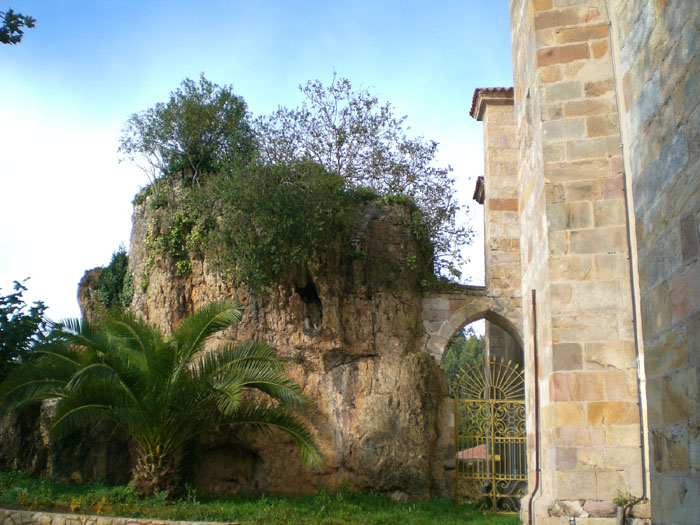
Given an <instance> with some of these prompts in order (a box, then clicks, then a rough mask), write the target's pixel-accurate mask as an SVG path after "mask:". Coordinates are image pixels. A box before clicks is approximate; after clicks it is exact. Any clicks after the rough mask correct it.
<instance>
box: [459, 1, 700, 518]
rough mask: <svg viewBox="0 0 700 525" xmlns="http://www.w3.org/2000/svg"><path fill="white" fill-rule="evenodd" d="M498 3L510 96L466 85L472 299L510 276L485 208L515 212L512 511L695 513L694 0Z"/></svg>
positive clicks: (697, 29)
mask: <svg viewBox="0 0 700 525" xmlns="http://www.w3.org/2000/svg"><path fill="white" fill-rule="evenodd" d="M510 9H511V27H512V42H513V72H514V88H513V106H512V108H507V106H506V105H504V103H503V101H504V100H505V98H506V97H505V95H504V93H506V92H507V91H508V90H505V89H503V88H491V89H483V90H477V91H476V93H475V95H474V103H473V105H472V116H474V117H475V118H477V119H478V120H482V121H483V122H484V135H485V139H484V142H485V156H486V162H485V165H486V174H485V177H484V185H485V189H484V197H483V200H484V205H485V214H486V238H487V248H486V251H487V254H486V260H487V272H486V274H487V280H489V277H490V280H489V282H488V285H487V293H494V294H496V293H498V290H499V289H500V287H501V286H502V282H503V281H501V280H500V279H501V278H502V277H503V276H506V275H508V276H510V275H512V273H513V272H515V270H516V269H517V265H516V262H515V258H513V259H511V260H510V262H508V263H505V266H506V267H504V259H503V258H502V257H501V256H500V254H499V253H498V252H497V250H498V249H500V248H501V247H502V246H504V244H500V242H501V239H499V238H498V235H503V233H505V232H506V230H505V229H504V228H503V226H502V222H503V221H502V216H499V215H498V214H497V213H503V212H505V211H506V210H515V211H514V212H513V213H514V215H515V217H516V219H515V220H514V222H513V225H512V228H513V229H517V230H519V252H520V254H519V255H520V256H519V261H518V264H519V265H520V268H519V274H520V287H519V290H517V289H516V288H515V287H514V288H513V294H514V295H515V294H516V293H518V292H520V291H521V293H519V295H522V296H523V302H522V303H523V305H522V325H521V327H519V330H520V332H521V334H522V341H523V344H524V360H525V369H526V383H527V385H526V386H527V413H528V429H529V441H528V448H529V451H530V454H529V456H528V466H529V468H530V483H529V488H530V491H531V494H530V495H529V496H528V497H526V498H524V499H523V502H522V503H523V505H522V517H523V519H524V520H529V519H532V520H534V521H536V522H537V523H540V522H542V523H568V521H567V520H568V518H569V517H575V518H577V520H579V521H577V523H579V522H580V520H592V519H593V518H594V517H596V516H598V517H600V518H604V517H605V515H606V513H609V512H610V508H609V507H610V502H611V500H612V499H613V498H614V497H615V495H616V494H617V493H618V492H626V493H629V494H630V495H631V496H632V497H636V498H642V499H644V498H646V499H647V500H649V501H650V502H651V506H650V509H651V518H652V521H653V523H664V524H666V523H668V524H675V523H678V524H680V523H695V522H697V520H698V510H697V508H698V507H697V501H698V500H700V467H699V466H698V464H697V461H698V458H700V454H699V453H698V451H699V450H700V445H698V440H699V439H700V437H699V435H700V426H699V424H700V395H699V391H700V349H699V348H700V336H699V335H698V334H700V262H699V261H698V255H699V252H700V237H699V234H698V232H699V230H700V226H699V225H700V146H698V144H700V106H699V101H700V96H699V95H698V93H699V89H700V4H699V3H698V2H694V1H687V0H677V1H663V0H660V1H643V0H610V1H605V0H511V2H510ZM506 110H508V111H512V113H510V116H509V117H508V118H512V119H513V122H514V131H513V132H512V134H510V135H508V138H506V135H505V134H503V133H502V135H503V136H502V137H501V138H500V142H501V146H500V148H499V147H495V148H494V149H492V148H493V143H494V133H493V132H492V131H491V130H494V129H496V128H495V127H494V124H493V122H492V121H491V120H490V116H491V115H493V118H494V120H498V122H504V118H506V117H503V116H501V113H503V112H504V111H506ZM497 115H498V116H497ZM496 116H497V117H496ZM499 131H501V132H503V131H505V130H499ZM509 137H513V143H515V148H516V150H515V157H516V159H517V160H516V162H515V165H516V166H517V167H515V168H510V169H508V170H506V172H505V173H504V172H499V171H498V170H497V169H494V166H495V164H494V162H493V159H495V158H508V159H510V158H511V157H512V155H513V154H512V151H513V150H512V149H511V148H512V147H513V146H512V145H511V142H510V138H509ZM516 137H517V138H516ZM514 173H515V174H517V176H516V177H515V178H513V174H514ZM512 180H515V181H516V184H515V186H516V191H515V192H514V191H513V183H512V182H511V181H512ZM514 202H515V203H517V209H516V208H515V205H514ZM508 234H509V235H511V236H512V232H508ZM489 266H490V268H491V269H490V270H489V269H488V267H489ZM492 290H493V291H492ZM516 290H517V291H516ZM533 291H534V292H535V293H534V294H533ZM535 307H536V312H537V324H536V326H537V331H536V332H534V331H533V327H534V326H535V318H534V308H535ZM535 342H536V344H537V349H538V353H537V355H535V353H534V350H535ZM535 360H537V364H538V366H539V375H538V377H534V370H535V367H534V364H535ZM536 388H537V389H538V390H539V396H540V406H539V409H538V410H536V407H535V405H534V398H535V389H536ZM536 416H537V417H536ZM536 428H539V436H538V437H539V438H540V440H541V444H540V449H539V451H540V464H539V465H536V464H535V446H536V439H535V438H536V436H535V429H536ZM538 467H539V470H540V472H539V475H538V473H537V472H536V470H537V469H538ZM650 480H651V481H650ZM535 487H537V490H536V489H535ZM535 490H536V492H535ZM531 502H532V503H533V515H532V516H530V515H529V507H530V503H531ZM574 502H578V503H577V504H574ZM648 512H649V507H647V510H646V511H645V510H643V509H642V507H639V508H638V509H637V515H638V516H637V517H638V518H639V519H646V518H648ZM585 522H587V521H584V523H585ZM591 523H592V521H591Z"/></svg>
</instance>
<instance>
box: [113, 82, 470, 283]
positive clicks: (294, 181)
mask: <svg viewBox="0 0 700 525" xmlns="http://www.w3.org/2000/svg"><path fill="white" fill-rule="evenodd" d="M300 89H301V91H302V93H303V95H304V97H305V100H304V102H303V103H302V104H301V106H299V107H297V108H294V109H288V108H279V109H278V110H277V111H275V112H274V113H272V114H271V115H268V116H261V117H258V118H257V119H255V120H252V117H251V116H250V115H249V114H248V112H247V109H246V105H245V102H244V101H243V99H242V98H241V97H239V96H237V95H235V94H234V93H233V88H232V87H231V86H223V87H220V86H218V85H216V84H213V83H212V82H210V81H208V80H207V79H206V78H205V77H204V75H202V76H201V77H200V80H199V83H198V84H197V83H195V82H193V81H192V80H190V79H186V80H185V81H183V82H182V84H181V86H180V87H179V88H178V89H177V90H176V91H174V92H172V93H171V94H170V100H169V101H168V102H167V103H159V104H156V105H155V106H154V107H153V108H151V109H148V110H146V111H143V112H141V113H136V114H133V115H132V116H131V117H130V118H129V120H128V121H127V125H126V127H125V128H124V130H123V134H122V137H121V139H120V148H119V150H120V152H121V153H122V154H123V155H124V157H125V158H127V159H132V160H135V161H137V162H140V165H141V167H142V168H143V169H144V170H145V171H146V172H147V173H148V174H149V177H150V178H151V180H152V184H151V186H150V187H149V190H148V191H152V192H153V193H155V194H156V195H155V196H156V198H155V199H154V200H152V201H151V205H152V206H154V207H166V208H170V209H171V210H172V214H171V217H170V219H169V220H164V221H163V225H162V224H155V225H153V227H152V229H151V235H150V237H149V239H150V245H151V247H153V248H155V249H159V250H162V251H163V252H164V253H167V254H168V255H169V256H170V257H171V259H172V260H173V263H174V264H176V265H177V271H178V274H182V273H186V272H187V271H188V270H189V268H190V264H189V256H190V255H192V253H194V252H195V251H196V252H199V251H200V250H201V251H203V252H205V254H207V255H212V254H213V255H215V256H216V259H217V260H218V261H219V262H221V263H222V264H223V265H224V266H227V267H228V269H229V270H231V271H232V273H233V274H235V276H236V278H237V279H238V280H241V281H245V282H247V283H249V284H253V285H260V284H272V282H273V281H274V280H275V279H279V278H280V277H281V276H282V274H283V273H284V270H288V269H289V267H290V265H295V264H301V263H303V262H305V261H306V260H308V258H310V257H313V256H314V254H315V253H318V251H319V250H323V249H328V248H329V247H330V246H331V244H333V243H334V242H335V243H340V244H342V243H343V239H344V238H345V237H344V236H345V235H346V234H348V233H349V232H350V229H351V227H352V224H353V220H354V214H355V213H356V212H357V211H358V209H359V208H358V206H359V203H360V202H364V200H366V199H368V198H372V199H380V198H383V199H385V200H386V201H387V202H394V203H400V204H404V205H407V206H408V207H409V213H408V216H409V218H408V219H407V224H408V225H409V226H410V227H411V229H412V230H413V231H414V233H415V234H416V237H417V238H418V239H419V243H423V242H425V243H426V244H429V245H430V248H429V249H427V250H422V251H425V252H426V254H428V255H427V256H426V255H425V254H421V258H422V259H425V261H422V263H423V264H422V268H421V269H420V271H421V272H423V273H425V274H426V275H430V276H432V275H433V273H434V272H436V273H437V274H442V275H445V274H448V275H450V276H452V277H454V276H457V275H459V271H458V269H457V266H458V265H459V264H460V263H461V262H463V261H462V258H461V256H460V251H459V248H460V247H461V246H462V245H463V244H465V243H466V242H468V240H469V232H468V231H467V230H466V229H465V228H464V227H462V226H461V225H459V224H458V223H457V211H458V210H459V205H458V204H457V202H456V199H455V195H454V188H453V185H452V183H453V180H452V178H451V176H450V171H451V168H449V167H440V166H437V165H436V163H435V157H436V154H437V143H436V142H434V141H427V140H425V139H423V138H422V137H409V136H408V134H407V128H404V122H405V117H400V118H398V117H395V116H394V111H393V108H392V106H391V105H390V104H388V103H385V104H382V103H380V102H379V100H378V99H377V98H376V97H374V96H373V95H371V94H370V93H369V92H368V91H367V90H359V91H355V90H353V88H352V85H351V83H350V81H348V80H347V79H344V78H339V77H337V76H334V77H333V80H332V82H331V84H330V85H328V86H324V85H323V84H322V83H321V82H320V81H318V80H317V81H314V82H309V83H308V84H307V85H306V86H304V87H300ZM175 173H184V174H185V175H187V174H190V175H191V180H192V182H197V183H196V184H194V183H193V184H186V185H185V188H184V189H183V191H184V195H183V196H182V198H178V199H179V202H177V203H174V202H173V199H169V198H165V197H164V196H163V195H162V192H161V194H160V195H159V192H160V189H161V188H163V187H164V188H166V189H173V188H174V185H175V184H179V183H180V180H181V179H180V178H179V177H176V176H174V175H175ZM183 191H181V190H180V189H178V190H177V191H175V192H171V193H177V194H178V195H179V194H182V193H183ZM145 195H146V193H145V192H144V193H142V194H141V196H140V197H139V199H142V198H143V197H144V196H145ZM358 195H362V196H363V197H362V198H359V199H358V198H356V197H357V196H358ZM397 197H398V198H397ZM168 224H169V225H168ZM163 228H168V230H167V231H163ZM147 271H148V270H147ZM421 280H423V279H419V280H418V281H421ZM142 282H144V283H146V285H147V279H146V280H143V281H142Z"/></svg>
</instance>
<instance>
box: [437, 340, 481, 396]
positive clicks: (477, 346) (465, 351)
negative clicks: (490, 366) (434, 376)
mask: <svg viewBox="0 0 700 525" xmlns="http://www.w3.org/2000/svg"><path fill="white" fill-rule="evenodd" d="M485 346H486V340H485V339H484V336H483V335H477V334H476V332H474V330H473V329H472V328H467V329H465V330H462V331H460V332H457V334H456V335H455V336H454V337H453V338H452V340H451V341H450V342H449V344H448V345H447V348H446V349H445V353H444V354H443V356H442V361H441V362H440V368H442V369H443V370H444V371H445V380H446V381H447V389H448V391H449V392H450V395H452V392H453V384H454V382H455V381H456V380H457V378H458V377H459V375H460V374H461V373H462V370H463V369H465V368H468V367H474V368H477V367H481V368H483V367H484V366H485V363H484V349H485Z"/></svg>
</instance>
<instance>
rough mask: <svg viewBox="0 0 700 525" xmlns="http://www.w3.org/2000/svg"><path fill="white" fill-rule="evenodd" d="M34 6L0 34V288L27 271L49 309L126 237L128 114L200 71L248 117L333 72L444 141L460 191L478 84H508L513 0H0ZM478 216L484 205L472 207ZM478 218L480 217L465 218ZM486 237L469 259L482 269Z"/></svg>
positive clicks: (466, 176)
mask: <svg viewBox="0 0 700 525" xmlns="http://www.w3.org/2000/svg"><path fill="white" fill-rule="evenodd" d="M7 7H11V8H12V9H14V10H15V11H19V12H22V13H24V14H29V15H31V16H33V17H34V18H36V20H37V23H36V28H34V29H31V30H29V31H27V32H26V33H25V38H24V40H23V41H22V43H21V44H19V45H17V46H8V45H3V46H0V75H1V76H0V79H1V81H0V221H2V222H1V223H2V227H0V288H1V291H0V293H2V294H6V293H9V291H10V289H11V286H12V281H13V280H21V279H24V278H26V277H30V280H29V281H28V284H27V286H28V288H29V293H27V294H26V298H28V299H29V300H36V299H41V300H43V301H44V302H45V303H46V304H47V305H48V306H49V312H48V315H49V317H51V318H53V319H61V318H64V317H74V316H77V315H78V313H79V312H78V307H77V302H76V298H75V297H76V293H77V284H78V281H79V280H80V278H81V277H82V275H83V273H84V272H85V270H87V269H90V268H93V267H95V266H101V265H104V264H106V263H108V262H109V259H110V256H111V254H112V252H113V251H115V250H116V248H117V247H118V246H119V244H120V243H124V244H125V245H126V246H127V247H128V241H129V234H130V228H131V199H132V197H133V195H134V194H135V193H136V192H137V191H138V189H139V188H140V187H141V186H143V185H144V184H146V182H147V179H146V176H145V175H144V174H143V173H142V172H140V171H139V170H138V168H136V167H135V166H133V165H129V164H127V163H121V164H120V163H118V157H117V152H116V149H117V139H118V137H119V135H120V132H121V129H122V127H123V125H124V122H125V121H126V119H127V118H128V116H129V115H130V114H132V113H135V112H138V111H142V110H144V109H147V108H149V107H151V106H152V105H154V104H155V103H156V102H159V101H165V100H166V99H167V97H168V94H169V93H170V91H172V90H173V89H175V88H176V87H177V86H178V85H179V83H180V82H181V81H182V80H183V79H184V78H186V77H190V78H193V79H196V78H198V76H199V74H200V73H202V72H203V73H204V74H205V75H206V77H207V78H208V79H209V80H211V81H213V82H216V83H218V84H233V86H234V91H235V92H236V93H237V94H238V95H241V96H243V97H244V98H245V100H246V102H247V103H248V107H249V109H250V111H251V112H252V113H253V114H254V115H259V114H264V113H270V112H271V111H273V110H274V109H275V108H277V106H279V105H283V106H295V105H297V104H298V103H299V102H300V101H301V94H300V93H299V91H298V85H299V84H303V83H306V81H307V80H313V79H317V78H318V79H320V80H322V81H324V82H329V81H330V79H331V77H332V75H333V72H334V71H336V72H337V73H338V74H339V75H340V76H344V77H347V78H349V79H350V80H351V81H352V83H353V85H354V86H355V87H363V88H368V89H370V91H372V92H373V93H374V94H375V95H377V96H378V97H379V98H380V100H382V101H390V102H391V103H392V104H393V106H394V107H395V111H396V113H397V114H398V115H407V116H408V119H407V124H408V125H409V126H410V128H411V132H412V133H413V134H415V135H423V136H425V137H426V138H428V139H432V140H436V141H438V142H439V143H440V153H439V160H440V162H441V163H442V164H450V165H452V167H453V168H454V176H455V178H456V179H457V189H458V192H459V194H460V197H461V200H462V202H463V203H464V204H469V205H470V207H471V208H472V209H474V208H475V207H476V205H475V203H473V202H472V201H471V193H472V191H473V188H474V181H475V178H476V176H478V175H480V174H481V173H482V172H483V145H482V138H481V132H482V130H481V124H480V123H477V122H475V121H473V120H472V119H471V117H469V115H468V110H469V106H470V104H471V97H472V94H473V91H474V89H475V88H476V87H482V86H510V85H511V84H512V71H511V60H510V33H509V22H508V2H507V1H506V0H500V1H488V2H487V1H484V0H481V1H476V0H461V1H436V2H428V1H411V0H404V1H374V2H372V1H364V0H356V1H352V2H345V1H331V0H328V1H326V2H321V1H317V2H313V1H294V0H287V1H283V0H269V1H262V0H260V1H252V0H251V1H235V0H231V1H213V0H201V1H199V2H193V1H169V2H165V1H147V0H142V1H129V0H101V1H98V0H92V1H87V0H84V1H78V0H41V1H39V0H35V1H19V0H18V1H14V2H9V3H8V2H7V0H6V1H5V2H4V4H0V10H5V9H6V8H7ZM475 211H477V213H476V215H477V216H480V215H481V210H480V209H478V208H477V209H476V210H475ZM473 220H474V221H475V222H474V224H475V226H477V227H480V226H479V224H480V223H479V221H478V217H477V219H473ZM482 251H483V246H482V245H480V244H479V243H476V244H475V245H474V247H472V249H471V250H470V257H471V258H472V259H473V263H472V264H471V265H470V266H469V267H468V268H467V269H466V273H467V274H469V275H471V276H472V280H473V281H475V282H479V281H480V280H481V279H483V261H482V257H481V256H480V253H481V252H482Z"/></svg>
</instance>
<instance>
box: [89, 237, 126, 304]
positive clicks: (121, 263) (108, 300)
mask: <svg viewBox="0 0 700 525" xmlns="http://www.w3.org/2000/svg"><path fill="white" fill-rule="evenodd" d="M128 266H129V256H128V254H127V253H126V248H125V247H124V245H120V246H119V248H117V251H116V252H114V253H113V254H112V259H111V260H110V261H109V264H108V265H107V266H106V267H104V268H103V269H102V272H101V273H100V275H99V277H98V278H97V283H96V284H95V292H96V293H97V297H98V298H99V300H100V302H101V303H102V305H103V306H104V307H105V308H108V309H109V308H114V307H117V308H127V307H128V306H129V305H130V304H131V299H132V297H133V296H134V282H133V278H132V276H131V274H130V273H129V268H128Z"/></svg>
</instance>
